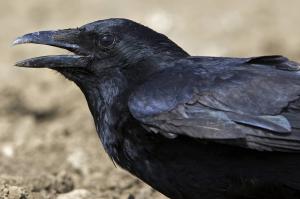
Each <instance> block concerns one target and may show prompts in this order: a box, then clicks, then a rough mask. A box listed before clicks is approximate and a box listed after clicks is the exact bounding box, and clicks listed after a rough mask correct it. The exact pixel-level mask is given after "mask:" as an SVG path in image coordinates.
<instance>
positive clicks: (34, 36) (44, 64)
mask: <svg viewBox="0 0 300 199" xmlns="http://www.w3.org/2000/svg"><path fill="white" fill-rule="evenodd" d="M24 43H35V44H43V45H50V46H55V47H59V48H63V49H66V50H68V51H71V52H72V53H73V54H72V55H52V56H42V57H36V58H31V59H27V60H23V61H20V62H17V63H16V65H17V66H20V67H32V68H51V69H54V70H56V71H58V72H60V73H62V74H63V75H64V76H66V77H67V78H68V79H70V80H72V81H75V82H78V81H86V80H87V78H89V79H90V80H92V79H97V78H99V77H100V76H103V71H106V70H109V69H111V68H122V67H127V66H135V65H139V64H138V63H141V62H143V63H144V64H146V65H147V64H148V65H151V64H152V65H155V62H157V61H161V59H162V58H163V59H171V58H172V57H177V58H179V57H184V56H187V55H188V54H187V53H186V52H185V51H183V50H182V49H181V48H180V47H179V46H177V45H176V44H175V43H173V42H172V41H171V40H169V39H168V38H167V37H166V36H164V35H162V34H159V33H157V32H155V31H153V30H151V29H150V28H147V27H145V26H143V25H141V24H138V23H135V22H133V21H130V20H127V19H107V20H100V21H96V22H93V23H89V24H86V25H84V26H82V27H80V28H75V29H63V30H56V31H40V32H34V33H29V34H26V35H24V36H21V37H18V38H17V39H16V40H15V41H14V45H17V44H24ZM93 77H96V78H93ZM100 78H101V77H100Z"/></svg>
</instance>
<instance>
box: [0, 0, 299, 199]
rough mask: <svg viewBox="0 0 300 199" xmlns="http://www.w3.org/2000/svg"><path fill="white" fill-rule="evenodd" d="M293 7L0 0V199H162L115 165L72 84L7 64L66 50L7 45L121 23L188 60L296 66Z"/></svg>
mask: <svg viewBox="0 0 300 199" xmlns="http://www.w3.org/2000/svg"><path fill="white" fill-rule="evenodd" d="M299 6H300V2H299V1H296V0H290V1H279V0H253V1H238V0H229V1H228V0H220V1H197V0H194V1H192V0H188V1H171V0H166V1H155V0H150V1H139V0H127V1H109V0H100V1H99V0H89V1H85V0H64V1H61V0H53V1H40V0H26V1H23V0H14V1H5V0H1V1H0V25H1V29H0V52H1V54H0V199H37V198H47V199H54V198H58V199H84V198H95V199H108V198H109V199H112V198H121V199H127V198H136V199H143V198H159V199H163V198H165V197H164V196H162V195H160V194H159V193H157V192H155V191H154V190H152V189H151V188H150V187H148V186H147V185H145V184H143V183H142V182H140V181H139V180H137V179H136V178H134V177H132V176H131V175H129V174H128V173H126V172H125V171H122V170H121V169H120V168H115V166H114V165H113V164H112V162H111V161H110V159H109V158H108V157H107V155H106V154H105V153H104V152H103V149H102V146H101V144H100V142H99V139H98V137H97V135H96V132H95V129H94V125H93V121H92V118H91V115H90V113H89V111H88V108H87V106H86V102H85V99H84V97H83V96H82V94H81V93H80V91H79V89H78V88H76V86H75V85H73V84H72V83H70V82H68V81H67V80H65V79H64V78H62V77H61V76H60V75H58V74H57V73H55V72H53V71H49V70H38V69H32V70H28V69H27V70H25V69H19V68H16V67H13V63H14V62H15V61H17V60H20V59H23V58H25V57H31V56H38V55H46V54H56V53H62V52H63V53H66V52H64V51H61V50H58V49H55V48H50V47H45V46H43V47H42V46H33V45H27V46H24V47H23V46H21V47H16V48H11V41H12V40H13V39H14V38H15V37H16V36H19V35H21V34H24V33H27V32H32V31H36V30H41V29H43V30H44V29H57V28H67V27H76V26H80V25H82V24H84V23H87V22H91V21H94V20H97V19H103V18H108V17H126V18H130V19H133V20H136V21H139V22H142V23H144V24H146V25H148V26H150V27H152V28H154V29H155V30H158V31H160V32H163V33H165V34H167V35H168V36H169V37H170V38H171V39H173V40H175V41H176V42H177V43H178V44H180V45H181V46H182V47H184V48H185V49H186V50H187V51H188V52H190V53H191V54H193V55H212V56H213V55H215V56H225V55H226V56H256V55H263V54H264V55H265V54H284V55H286V56H288V57H290V58H293V59H296V60H298V61H299V60H300V38H299V35H300V28H299V27H300V23H299V18H300V12H299V11H298V10H299Z"/></svg>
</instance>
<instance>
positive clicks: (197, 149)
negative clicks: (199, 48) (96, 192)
mask: <svg viewBox="0 0 300 199" xmlns="http://www.w3.org/2000/svg"><path fill="white" fill-rule="evenodd" d="M24 43H35V44H43V45H50V46H55V47H59V48H63V49H66V50H68V51H70V52H72V54H69V55H52V56H42V57H36V58H30V59H27V60H23V61H19V62H17V63H16V66H19V67H32V68H50V69H53V70H55V71H58V72H59V73H61V74H62V75H63V76H65V77H66V78H67V79H69V80H71V81H73V82H74V83H75V84H76V85H77V86H78V87H79V88H80V90H81V91H82V92H83V94H84V96H85V98H86V100H87V104H88V106H89V109H90V112H91V114H92V116H93V118H94V122H95V126H96V130H97V133H98V135H99V138H100V140H101V142H102V144H103V147H104V149H105V151H106V152H107V154H108V155H109V156H110V157H111V159H112V160H113V161H114V162H115V163H116V164H118V165H119V166H120V167H122V168H123V169H125V170H127V171H129V172H130V173H131V174H133V175H135V176H136V177H138V178H139V179H141V180H143V181H144V182H146V183H147V184H149V185H150V186H152V187H153V188H154V189H156V190H158V191H159V192H161V193H163V194H164V195H166V196H167V197H170V198H174V199H223V198H245V199H246V198H247V199H248V198H249V199H255V198H259V199H262V198H263V199H266V198H272V199H274V198H280V199H282V198H288V199H292V198H300V154H299V152H300V97H299V96H300V65H299V64H298V63H296V62H294V61H290V60H289V59H288V58H286V57H283V56H279V55H273V56H261V57H250V58H234V57H207V56H191V55H189V54H188V53H187V52H186V51H184V50H183V49H182V48H181V47H179V46H178V45H177V44H176V43H174V42H173V41H171V40H170V39H169V38H168V37H166V36H165V35H163V34H160V33H157V32H155V31H154V30H152V29H150V28H148V27H146V26H143V25H141V24H139V23H136V22H134V21H131V20H128V19H120V18H112V19H106V20H99V21H95V22H92V23H89V24H86V25H84V26H81V27H79V28H74V29H61V30H56V31H40V32H34V33H29V34H25V35H24V36H21V37H18V38H17V39H16V40H15V41H14V45H17V44H24Z"/></svg>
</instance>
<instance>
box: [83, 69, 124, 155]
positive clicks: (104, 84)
mask: <svg viewBox="0 0 300 199" xmlns="http://www.w3.org/2000/svg"><path fill="white" fill-rule="evenodd" d="M78 86H79V87H80V88H81V90H82V91H83V93H84V95H85V97H86V100H87V103H88V106H89V109H90V112H91V113H92V116H93V119H94V122H95V126H96V130H97V133H98V135H99V138H100V140H101V142H102V144H103V147H104V149H105V151H106V152H107V153H108V154H109V155H110V156H111V157H112V158H113V159H115V158H117V156H118V154H117V153H118V149H117V148H118V146H119V145H120V144H119V143H120V142H122V139H123V137H122V133H121V132H120V131H119V129H118V128H119V126H120V124H121V123H122V120H126V118H127V117H128V115H126V114H127V113H128V111H125V109H126V106H125V105H126V103H124V102H123V101H125V100H126V98H127V96H126V89H127V80H126V79H125V78H124V77H123V75H122V74H120V73H119V72H117V71H114V72H113V73H112V74H111V73H107V74H103V78H101V79H100V80H99V82H97V83H96V84H95V83H94V84H86V82H85V84H81V85H78ZM121 102H123V103H121Z"/></svg>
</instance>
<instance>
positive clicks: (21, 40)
mask: <svg viewBox="0 0 300 199" xmlns="http://www.w3.org/2000/svg"><path fill="white" fill-rule="evenodd" d="M23 43H26V42H25V41H24V39H22V37H17V38H16V39H15V40H14V41H13V43H12V46H16V45H19V44H23Z"/></svg>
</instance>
